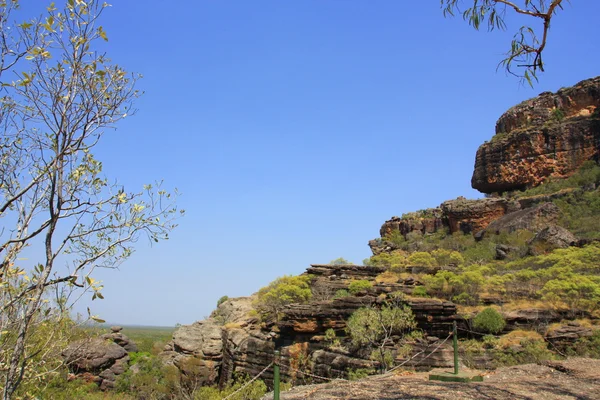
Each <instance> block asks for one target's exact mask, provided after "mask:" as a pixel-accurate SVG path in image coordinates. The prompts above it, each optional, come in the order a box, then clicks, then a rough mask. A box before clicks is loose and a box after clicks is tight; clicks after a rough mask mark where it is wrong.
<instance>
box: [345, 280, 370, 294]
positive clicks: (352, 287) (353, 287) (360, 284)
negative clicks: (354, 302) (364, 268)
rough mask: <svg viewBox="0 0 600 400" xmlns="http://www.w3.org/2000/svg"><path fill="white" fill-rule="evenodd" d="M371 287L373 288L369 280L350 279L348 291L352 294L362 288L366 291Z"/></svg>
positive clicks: (360, 290)
mask: <svg viewBox="0 0 600 400" xmlns="http://www.w3.org/2000/svg"><path fill="white" fill-rule="evenodd" d="M372 288H373V284H372V283H371V282H370V281H367V280H366V279H361V280H358V281H352V282H350V284H349V285H348V291H349V292H350V293H351V294H353V295H357V294H358V293H360V292H362V291H363V290H366V291H367V292H368V291H370V290H371V289H372Z"/></svg>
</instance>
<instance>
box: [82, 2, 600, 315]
mask: <svg viewBox="0 0 600 400" xmlns="http://www.w3.org/2000/svg"><path fill="white" fill-rule="evenodd" d="M111 3H112V5H113V7H111V8H110V9H108V10H107V12H106V14H105V15H104V16H103V22H102V24H103V26H104V28H105V30H106V31H107V33H108V37H109V43H108V46H107V53H108V55H109V57H110V58H112V59H113V60H114V61H115V62H117V63H118V64H120V65H122V66H124V67H125V68H126V69H127V70H129V71H135V72H139V73H142V74H143V75H144V78H143V79H142V80H141V81H140V83H139V88H140V89H142V90H144V91H145V95H144V96H143V97H142V98H141V99H139V101H138V102H137V104H136V106H137V108H138V109H139V112H138V113H137V115H135V116H134V117H132V118H128V119H126V120H124V121H123V123H121V124H120V125H119V126H118V130H117V131H116V132H108V133H107V135H106V136H105V137H104V141H103V143H102V144H101V145H100V146H99V148H98V150H97V157H98V158H99V159H100V160H102V161H103V163H104V171H105V173H106V174H107V176H109V177H111V178H117V179H118V180H119V181H120V182H121V183H122V184H124V185H125V186H126V187H127V188H128V189H129V190H134V189H138V188H141V186H142V185H143V184H144V183H147V182H152V181H154V180H156V179H164V181H165V184H166V186H167V187H171V188H172V187H177V188H178V189H179V190H180V191H181V192H182V196H181V197H180V199H179V202H178V203H179V206H180V207H181V208H184V209H186V211H187V215H186V216H185V217H184V218H183V219H181V220H180V221H179V224H180V225H179V227H178V228H177V229H176V230H175V231H174V232H173V233H172V235H171V236H172V237H171V239H170V240H169V241H168V242H164V243H159V244H157V245H154V246H150V245H149V244H148V245H147V244H146V243H145V242H140V243H138V245H137V252H136V253H135V254H134V255H133V256H132V257H131V258H130V259H129V260H128V261H127V262H126V263H125V264H123V265H122V266H121V267H120V268H119V270H103V271H99V272H98V274H97V278H99V279H101V280H102V281H103V283H104V286H105V289H104V292H103V293H104V295H105V300H101V301H99V300H96V301H93V302H92V301H90V300H88V299H84V300H82V302H81V303H80V305H79V309H80V310H84V309H85V307H87V306H89V307H91V308H92V310H93V312H94V313H95V314H99V315H100V316H102V317H103V318H104V319H106V320H108V321H111V322H118V323H122V324H144V325H174V324H175V323H184V324H189V323H191V322H193V321H195V320H198V319H202V318H203V317H205V316H207V315H209V314H210V312H211V311H212V310H213V309H214V306H215V303H216V301H217V299H218V298H219V297H221V296H222V295H228V296H230V297H233V296H243V295H249V294H251V293H253V292H255V291H257V290H258V289H259V288H260V287H262V286H264V285H266V284H268V283H269V282H270V281H272V280H273V279H275V278H276V277H278V276H281V275H284V274H299V273H302V272H303V271H304V270H305V268H307V267H308V266H309V264H311V263H327V262H328V261H330V260H332V259H335V258H337V257H345V258H347V259H349V260H351V261H353V262H355V263H360V262H361V261H362V260H363V259H364V258H366V257H368V256H369V255H370V251H369V248H368V246H367V242H368V240H369V239H372V238H375V237H377V236H378V232H379V227H380V226H381V224H382V223H383V222H384V221H385V220H386V219H389V218H390V217H391V216H393V215H400V214H402V213H404V212H409V211H414V210H417V209H421V208H427V207H435V206H437V205H439V204H440V203H441V202H442V201H444V200H448V199H452V198H455V197H457V196H466V197H471V198H475V197H480V194H479V193H477V192H476V191H474V190H473V189H471V187H470V179H471V174H472V170H473V165H474V159H475V152H476V150H477V147H478V146H479V145H480V144H481V143H483V142H484V141H485V140H488V139H490V138H491V136H492V135H493V133H494V124H495V121H496V120H497V119H498V117H499V116H500V115H501V114H502V113H503V112H504V111H506V110H507V109H508V108H509V107H510V106H512V105H515V104H517V103H518V102H520V101H523V100H525V99H527V98H530V97H533V96H535V95H537V94H538V93H540V92H543V91H547V90H551V91H555V90H557V89H559V88H560V87H562V86H570V85H572V84H575V83H576V82H578V81H580V80H583V79H586V78H589V77H592V76H596V75H598V73H599V71H598V62H599V58H600V57H599V54H600V52H599V44H598V40H597V37H598V31H597V20H596V19H597V18H596V16H597V15H599V14H600V2H598V1H596V0H578V1H573V2H572V5H570V4H566V5H565V10H564V11H561V12H560V13H559V14H558V15H557V16H556V18H555V20H554V21H553V26H552V30H551V33H550V38H549V43H548V47H547V50H546V54H545V62H546V67H547V72H545V73H544V74H542V75H541V76H540V82H539V83H538V84H537V85H536V86H535V88H534V89H531V88H529V87H523V86H520V85H519V82H518V80H517V79H515V78H513V77H509V76H506V74H505V73H504V72H503V71H501V70H500V71H498V72H496V66H497V63H498V61H499V60H500V59H501V58H502V54H503V53H504V52H505V51H506V49H507V48H508V47H509V43H510V39H511V36H512V33H513V32H514V31H515V30H516V29H517V28H518V27H519V26H520V25H522V24H523V23H525V22H526V21H527V20H523V19H520V18H514V17H513V16H510V17H509V18H508V25H509V31H508V32H506V33H503V32H492V33H488V32H486V31H481V32H476V31H475V30H473V29H472V28H470V27H469V26H468V25H467V24H466V23H464V22H463V21H462V19H460V18H454V19H444V17H443V16H442V12H441V9H440V2H439V1H437V0H429V1H402V2H401V1H395V0H380V1H376V2H373V1H365V0H362V1H358V0H302V1H300V0H295V1H292V0H290V1H271V0H263V1H256V2H249V1H205V0H202V1H186V2H175V3H168V2H164V1H155V0H150V1H144V2H141V1H124V0H114V1H112V2H111ZM511 30H512V31H511Z"/></svg>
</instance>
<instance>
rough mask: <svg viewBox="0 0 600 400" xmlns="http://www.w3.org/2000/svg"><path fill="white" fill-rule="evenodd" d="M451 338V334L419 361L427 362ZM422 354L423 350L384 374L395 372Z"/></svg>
mask: <svg viewBox="0 0 600 400" xmlns="http://www.w3.org/2000/svg"><path fill="white" fill-rule="evenodd" d="M451 337H452V334H449V335H448V336H447V337H446V339H444V340H443V341H442V343H440V344H438V345H437V347H436V348H435V349H433V351H432V352H431V353H429V354H427V355H426V356H425V357H423V358H422V359H421V361H424V360H427V359H428V358H429V357H431V356H432V355H433V353H435V352H436V351H438V349H439V348H440V347H442V346H443V345H444V343H446V342H447V341H448V339H450V338H451ZM424 352H425V350H422V351H420V352H418V353H417V354H415V355H414V356H412V357H411V358H409V359H408V360H406V361H404V362H403V363H402V364H400V365H397V366H395V367H394V368H392V369H390V370H388V371H386V372H385V373H386V374H389V373H390V372H392V371H395V370H397V369H398V368H400V367H402V366H404V365H405V364H407V363H408V362H409V361H411V360H413V359H415V358H416V357H417V356H418V355H419V354H421V353H424Z"/></svg>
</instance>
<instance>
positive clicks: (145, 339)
mask: <svg viewBox="0 0 600 400" xmlns="http://www.w3.org/2000/svg"><path fill="white" fill-rule="evenodd" d="M174 331H175V328H173V327H156V326H147V327H146V326H125V327H123V334H125V335H127V337H129V339H130V340H132V341H133V342H134V343H135V344H136V345H137V347H138V351H140V352H145V353H150V354H153V355H158V353H160V352H161V351H162V350H163V348H164V347H165V344H166V343H167V342H168V341H169V340H171V336H172V335H173V332H174Z"/></svg>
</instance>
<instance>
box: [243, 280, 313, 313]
mask: <svg viewBox="0 0 600 400" xmlns="http://www.w3.org/2000/svg"><path fill="white" fill-rule="evenodd" d="M309 282H310V277H309V276H308V275H299V276H292V275H286V276H283V277H280V278H277V279H276V280H274V281H273V282H271V283H270V284H269V285H268V286H266V287H263V288H262V289H260V290H259V291H258V293H257V297H256V300H255V301H254V306H255V307H256V309H257V310H258V311H259V313H260V314H261V315H262V317H265V318H268V317H273V318H275V319H278V318H279V313H280V312H281V310H282V309H283V307H285V306H286V305H288V304H292V303H306V302H308V301H309V300H310V299H311V297H312V293H311V291H310V286H309Z"/></svg>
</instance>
